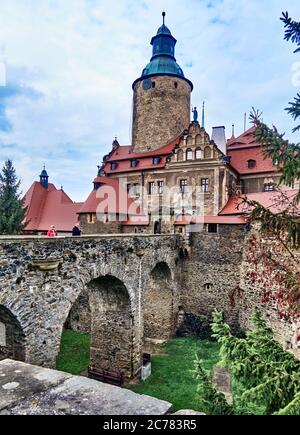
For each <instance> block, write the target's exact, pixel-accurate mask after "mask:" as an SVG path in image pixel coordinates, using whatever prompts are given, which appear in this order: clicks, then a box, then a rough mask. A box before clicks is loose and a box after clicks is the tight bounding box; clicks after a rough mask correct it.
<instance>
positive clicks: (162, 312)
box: [143, 261, 175, 340]
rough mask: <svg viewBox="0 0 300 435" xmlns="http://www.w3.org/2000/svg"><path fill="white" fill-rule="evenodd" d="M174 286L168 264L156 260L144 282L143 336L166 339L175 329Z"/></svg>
mask: <svg viewBox="0 0 300 435" xmlns="http://www.w3.org/2000/svg"><path fill="white" fill-rule="evenodd" d="M174 298H175V286H174V281H173V278H172V273H171V270H170V267H169V265H168V264H167V263H166V262H165V261H160V262H158V263H157V264H156V265H155V266H154V267H153V269H152V270H151V273H150V275H149V278H148V281H147V282H146V283H145V288H144V298H143V312H144V338H145V339H159V340H167V339H169V338H170V337H172V335H173V334H174V330H175V312H174V311H175V302H174Z"/></svg>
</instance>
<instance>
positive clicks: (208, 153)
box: [204, 147, 211, 159]
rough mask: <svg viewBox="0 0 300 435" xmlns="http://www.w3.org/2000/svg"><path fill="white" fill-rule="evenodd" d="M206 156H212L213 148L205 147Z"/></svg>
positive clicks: (207, 157)
mask: <svg viewBox="0 0 300 435" xmlns="http://www.w3.org/2000/svg"><path fill="white" fill-rule="evenodd" d="M204 158H205V159H210V158H211V148H210V147H205V148H204Z"/></svg>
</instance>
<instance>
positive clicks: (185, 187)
mask: <svg viewBox="0 0 300 435" xmlns="http://www.w3.org/2000/svg"><path fill="white" fill-rule="evenodd" d="M180 191H181V193H188V191H189V187H188V180H180Z"/></svg>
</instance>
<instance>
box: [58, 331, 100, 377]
mask: <svg viewBox="0 0 300 435" xmlns="http://www.w3.org/2000/svg"><path fill="white" fill-rule="evenodd" d="M90 340H91V337H90V335H89V334H83V333H82V332H76V331H72V330H70V329H65V330H64V332H63V334H62V338H61V345H60V352H59V355H58V357H57V359H56V368H57V370H61V371H63V372H67V373H71V374H72V375H79V374H80V373H82V372H84V371H85V370H87V369H88V367H89V363H90Z"/></svg>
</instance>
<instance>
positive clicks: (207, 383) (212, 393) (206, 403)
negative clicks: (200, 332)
mask: <svg viewBox="0 0 300 435" xmlns="http://www.w3.org/2000/svg"><path fill="white" fill-rule="evenodd" d="M194 364H195V370H194V374H195V378H196V379H197V381H198V388H197V392H198V394H199V398H200V404H199V406H200V409H201V410H202V411H203V412H205V413H206V414H208V415H231V414H233V407H232V406H231V405H229V404H228V403H227V401H226V398H225V396H224V394H223V393H220V392H218V391H217V390H216V388H215V387H214V385H213V381H212V378H211V374H209V373H208V372H207V371H206V370H205V369H204V368H203V366H202V361H201V360H199V359H198V358H196V360H195V363H194Z"/></svg>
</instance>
